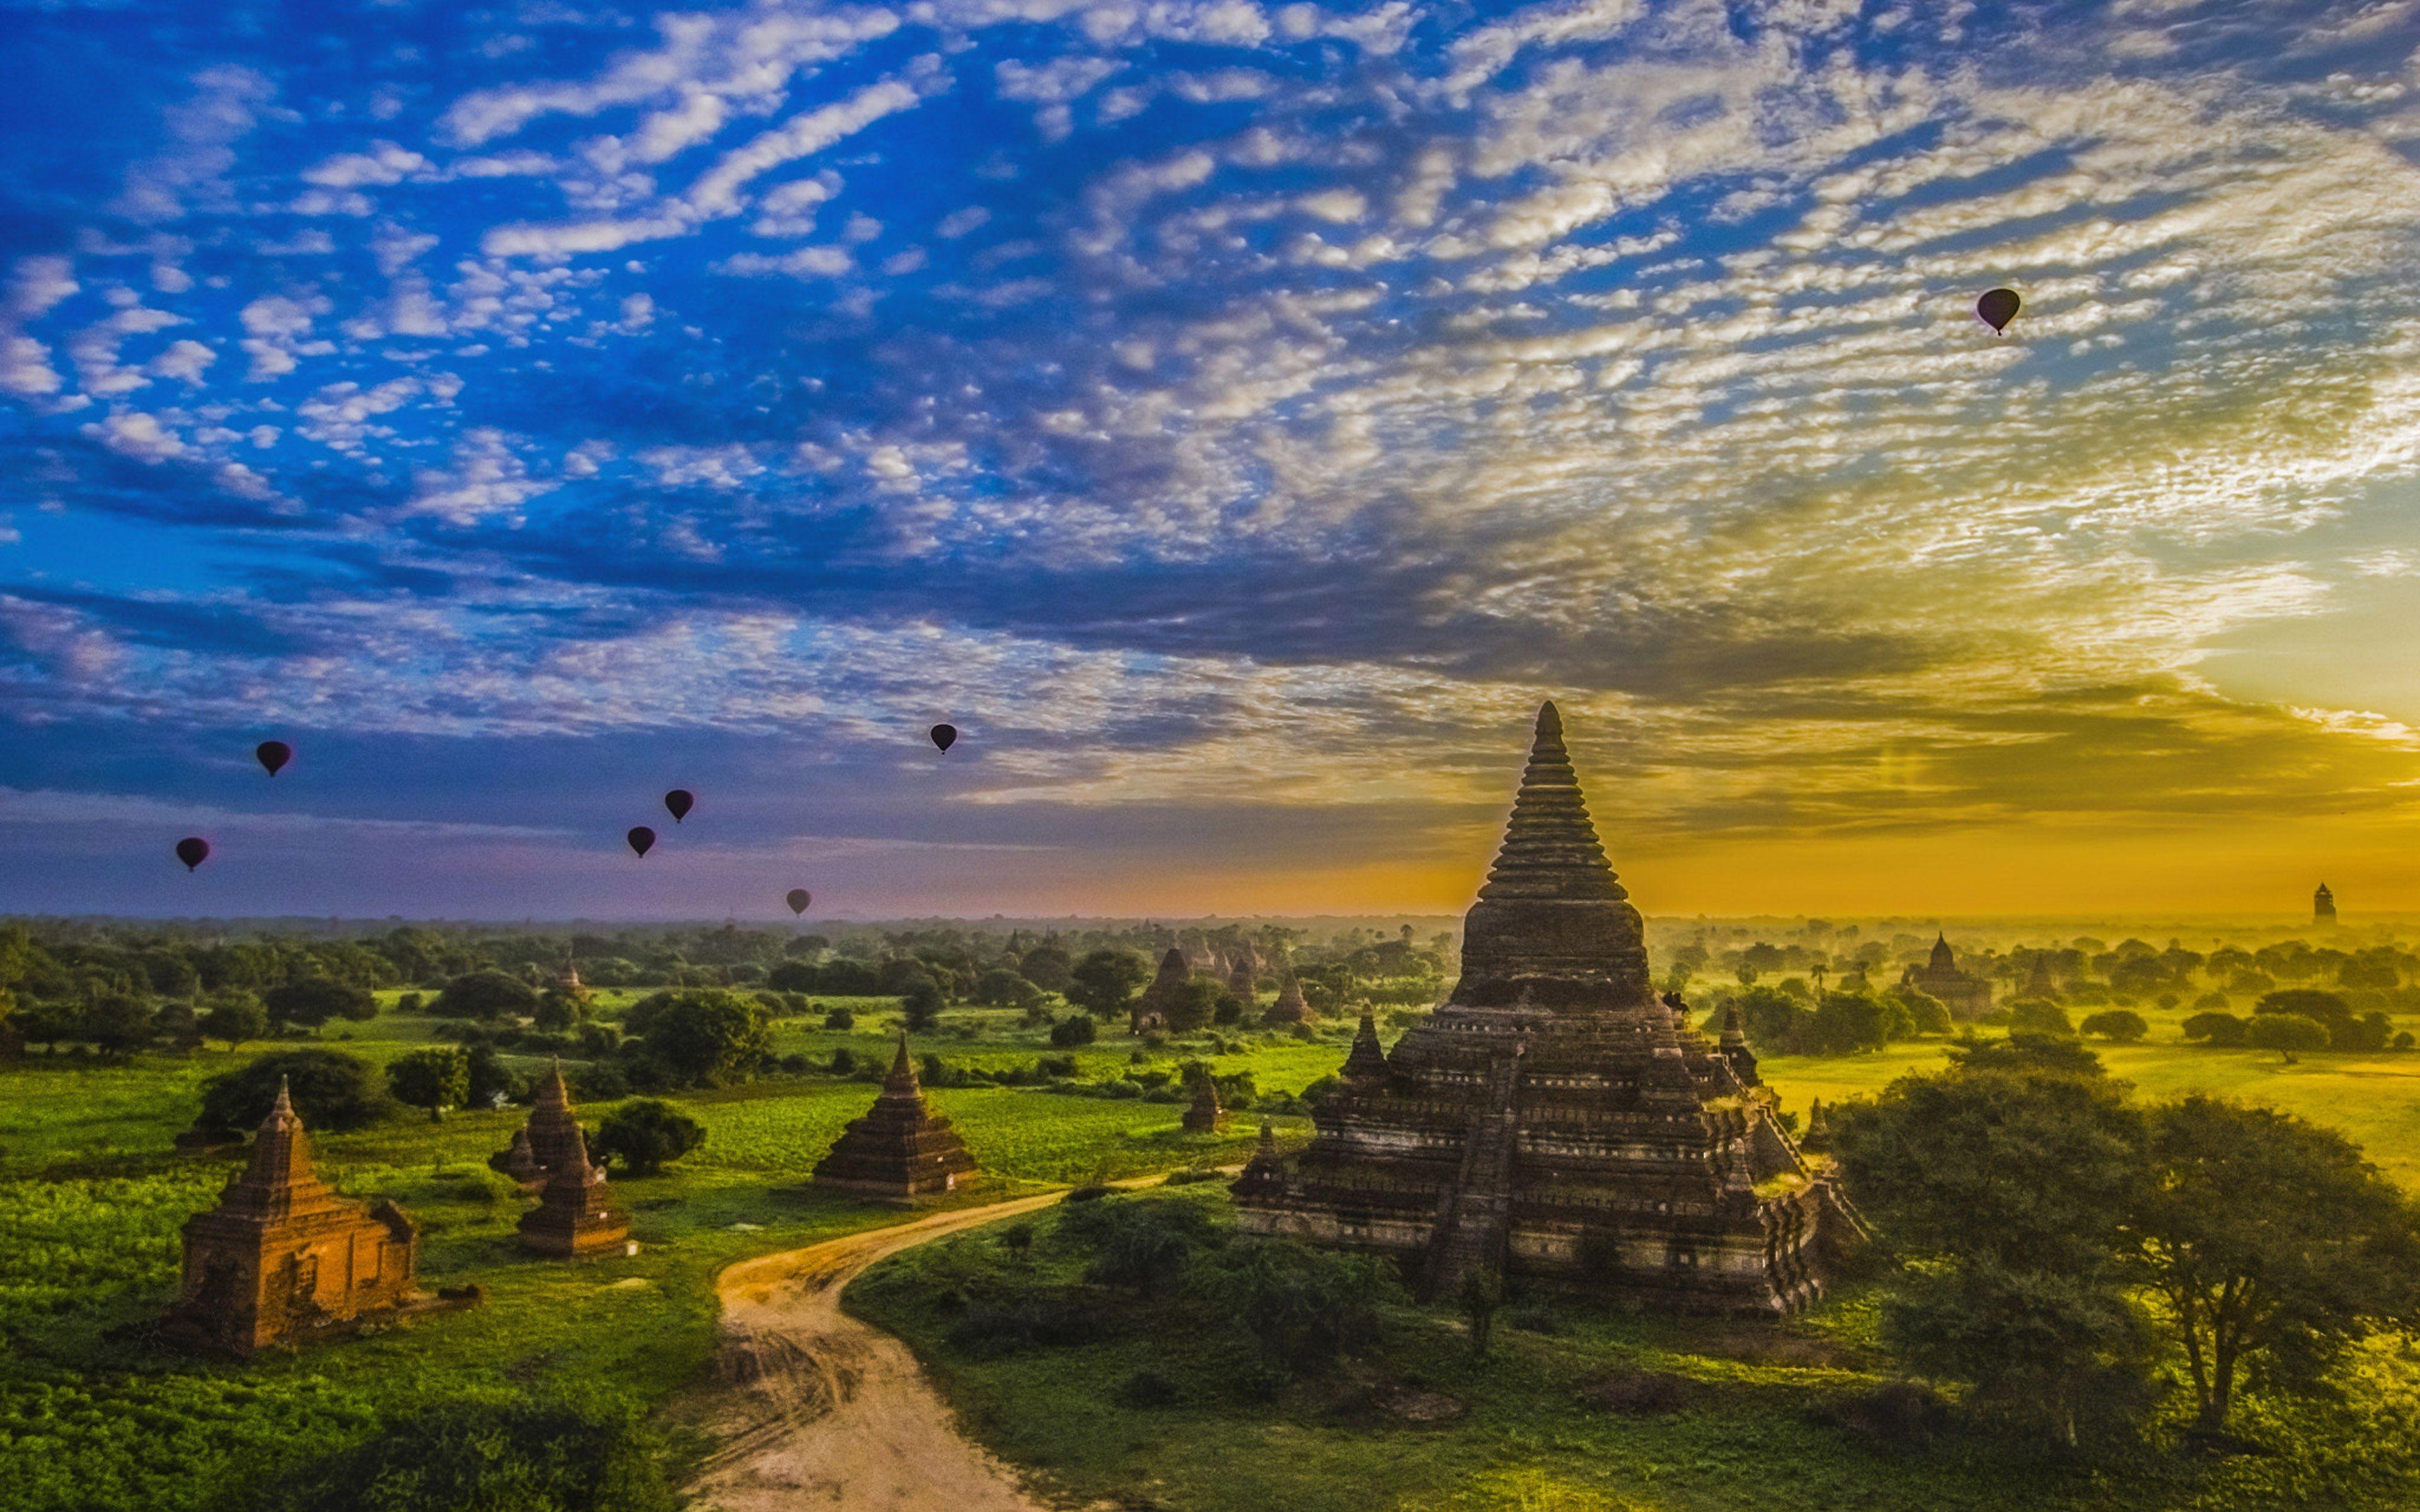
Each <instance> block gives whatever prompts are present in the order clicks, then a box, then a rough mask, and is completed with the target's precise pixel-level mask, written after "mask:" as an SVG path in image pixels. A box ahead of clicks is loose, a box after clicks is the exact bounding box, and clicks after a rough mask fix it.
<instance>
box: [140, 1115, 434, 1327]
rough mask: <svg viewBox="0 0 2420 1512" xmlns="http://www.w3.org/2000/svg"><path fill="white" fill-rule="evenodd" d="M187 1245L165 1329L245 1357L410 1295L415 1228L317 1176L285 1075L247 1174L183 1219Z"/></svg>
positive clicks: (386, 1308) (383, 1205) (386, 1207)
mask: <svg viewBox="0 0 2420 1512" xmlns="http://www.w3.org/2000/svg"><path fill="white" fill-rule="evenodd" d="M184 1247H185V1258H184V1273H183V1279H182V1282H181V1283H180V1285H179V1286H178V1294H177V1303H176V1305H175V1306H174V1307H172V1308H170V1309H169V1312H168V1316H167V1318H166V1319H165V1323H164V1329H163V1332H164V1333H165V1334H166V1335H167V1336H168V1337H169V1338H170V1339H172V1340H175V1341H177V1342H179V1343H183V1344H186V1345H188V1346H191V1347H196V1348H202V1349H210V1350H225V1351H226V1352H228V1353H231V1354H237V1355H252V1354H256V1353H258V1352H259V1351H260V1350H264V1349H268V1348H271V1347H273V1346H276V1345H283V1344H294V1343H299V1342H301V1341H302V1340H304V1339H306V1338H308V1337H310V1336H311V1335H315V1334H319V1333H324V1332H327V1331H329V1330H332V1329H335V1328H338V1327H341V1326H342V1325H345V1324H348V1323H351V1322H354V1321H356V1320H358V1319H363V1318H365V1317H369V1316H372V1315H375V1314H378V1313H382V1312H391V1311H393V1310H395V1309H396V1308H397V1307H401V1306H403V1305H405V1304H408V1303H410V1302H412V1301H413V1300H415V1299H416V1298H417V1296H418V1292H417V1291H416V1290H415V1289H414V1288H413V1278H414V1276H415V1275H416V1273H417V1272H418V1270H419V1262H420V1234H419V1229H418V1228H417V1227H416V1226H415V1225H414V1224H413V1223H412V1221H411V1217H410V1216H409V1215H407V1214H406V1213H405V1212H404V1211H403V1210H402V1209H401V1208H399V1207H396V1205H395V1204H394V1203H393V1202H387V1201H381V1202H380V1203H378V1204H376V1205H375V1206H369V1207H365V1206H364V1205H363V1204H361V1203H358V1202H348V1201H346V1200H345V1199H344V1198H342V1197H340V1196H336V1194H335V1192H334V1190H333V1189H331V1188H330V1187H329V1185H328V1184H327V1183H326V1182H325V1181H322V1180H319V1178H318V1174H317V1173H316V1172H314V1171H313V1170H312V1168H311V1143H310V1140H309V1139H308V1138H306V1137H305V1136H304V1134H303V1132H302V1118H301V1116H300V1115H298V1114H297V1113H296V1112H295V1111H294V1103H293V1099H292V1098H291V1097H290V1096H289V1095H288V1093H287V1087H286V1084H285V1083H284V1082H283V1081H280V1082H279V1083H278V1084H277V1101H276V1102H275V1103H273V1104H271V1107H270V1110H269V1117H268V1118H267V1119H263V1120H261V1125H260V1133H259V1134H257V1135H256V1136H255V1137H254V1139H253V1142H252V1158H251V1160H250V1162H249V1163H248V1164H247V1165H245V1167H244V1171H243V1174H242V1175H240V1176H239V1177H237V1178H236V1179H235V1180H231V1181H229V1182H228V1183H227V1185H226V1190H225V1192H224V1193H222V1194H221V1195H220V1196H219V1203H218V1206H217V1207H215V1208H212V1209H210V1210H209V1211H207V1212H197V1213H195V1214H194V1216H193V1217H191V1218H188V1219H186V1220H185V1228H184Z"/></svg>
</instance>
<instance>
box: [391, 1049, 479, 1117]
mask: <svg viewBox="0 0 2420 1512" xmlns="http://www.w3.org/2000/svg"><path fill="white" fill-rule="evenodd" d="M386 1089H387V1091H388V1092H389V1093H390V1094H391V1095H392V1096H393V1097H394V1098H395V1100H396V1102H398V1103H410V1104H411V1106H413V1107H416V1108H427V1110H428V1121H429V1122H431V1123H435V1122H437V1121H439V1120H440V1119H443V1118H444V1117H445V1110H446V1109H447V1108H454V1107H460V1106H461V1105H462V1104H463V1103H467V1102H469V1101H470V1097H471V1063H470V1061H469V1060H468V1059H467V1058H465V1057H464V1056H463V1054H462V1052H461V1051H459V1050H457V1049H455V1048H454V1047H453V1046H451V1045H434V1046H431V1047H430V1048H428V1049H426V1050H414V1051H412V1052H411V1053H410V1054H408V1055H402V1056H397V1057H396V1058H395V1059H393V1060H391V1061H389V1062H388V1063H387V1068H386Z"/></svg>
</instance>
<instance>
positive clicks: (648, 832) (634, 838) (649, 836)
mask: <svg viewBox="0 0 2420 1512" xmlns="http://www.w3.org/2000/svg"><path fill="white" fill-rule="evenodd" d="M623 839H625V840H627V841H629V842H630V849H632V850H634V851H636V852H638V853H639V854H640V855H641V856H644V855H646V854H647V853H648V852H649V851H651V850H653V849H655V846H656V832H655V831H654V830H652V829H649V828H648V827H647V826H646V825H640V826H639V827H638V828H636V829H634V830H632V831H630V832H629V834H628V835H626V836H624V837H623Z"/></svg>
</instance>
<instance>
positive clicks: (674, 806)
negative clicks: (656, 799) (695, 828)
mask: <svg viewBox="0 0 2420 1512" xmlns="http://www.w3.org/2000/svg"><path fill="white" fill-rule="evenodd" d="M664 807H665V808H666V809H668V810H671V811H672V816H673V823H674V824H676V825H677V824H679V823H680V822H681V821H682V820H684V819H686V818H688V817H689V811H690V810H691V809H694V808H696V807H697V795H696V794H694V793H691V792H690V790H689V789H687V788H675V789H673V790H672V791H671V792H670V793H667V794H665V795H664Z"/></svg>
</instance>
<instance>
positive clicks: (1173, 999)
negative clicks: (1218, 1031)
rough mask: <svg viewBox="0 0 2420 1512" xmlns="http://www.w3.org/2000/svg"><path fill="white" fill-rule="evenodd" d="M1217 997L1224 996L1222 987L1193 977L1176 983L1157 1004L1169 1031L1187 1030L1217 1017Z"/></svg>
mask: <svg viewBox="0 0 2420 1512" xmlns="http://www.w3.org/2000/svg"><path fill="white" fill-rule="evenodd" d="M1221 999H1227V991H1226V989H1225V988H1223V987H1220V986H1219V985H1218V983H1217V982H1215V981H1205V980H1202V979H1201V978H1199V977H1194V978H1190V979H1188V980H1186V981H1184V982H1181V983H1179V984H1178V985H1177V987H1176V989H1175V990H1174V991H1172V992H1171V993H1170V994H1169V995H1168V996H1167V998H1166V999H1165V1000H1164V1001H1162V1002H1161V1003H1160V1004H1159V1008H1160V1012H1161V1013H1162V1015H1163V1016H1164V1017H1165V1019H1166V1021H1167V1024H1168V1027H1169V1031H1170V1032H1171V1033H1172V1034H1187V1033H1190V1032H1191V1031H1193V1030H1195V1029H1199V1028H1203V1027H1206V1026H1208V1025H1209V1024H1210V1022H1211V1021H1212V1020H1213V1019H1215V1018H1217V1017H1218V1004H1219V1002H1220V1000H1221ZM1228 1000H1230V1001H1232V999H1228Z"/></svg>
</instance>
